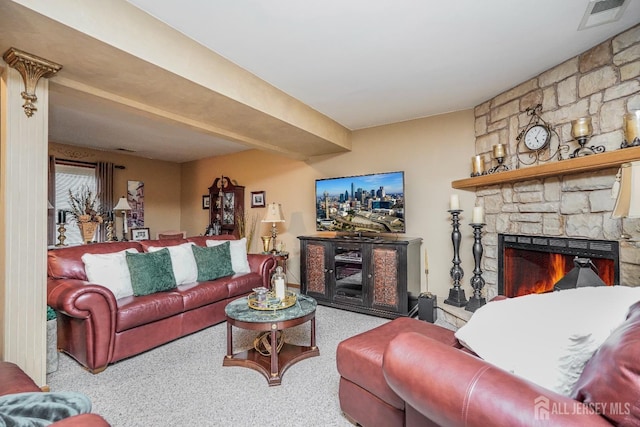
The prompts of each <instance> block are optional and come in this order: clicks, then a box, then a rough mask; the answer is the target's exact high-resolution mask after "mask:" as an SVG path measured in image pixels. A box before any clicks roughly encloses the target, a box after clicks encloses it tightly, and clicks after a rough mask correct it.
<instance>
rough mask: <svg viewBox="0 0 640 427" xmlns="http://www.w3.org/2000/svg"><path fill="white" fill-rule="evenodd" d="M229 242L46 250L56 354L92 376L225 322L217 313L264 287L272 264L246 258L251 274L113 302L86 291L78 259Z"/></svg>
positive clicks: (102, 291) (104, 293) (95, 286)
mask: <svg viewBox="0 0 640 427" xmlns="http://www.w3.org/2000/svg"><path fill="white" fill-rule="evenodd" d="M212 239H220V240H225V239H227V240H228V239H233V237H232V236H198V237H190V238H187V239H172V240H146V241H141V242H112V243H96V244H90V245H82V246H75V247H68V248H62V249H51V250H49V252H48V259H47V264H48V265H47V268H48V281H47V304H49V305H50V306H51V307H52V308H53V309H54V310H55V311H56V312H57V314H58V316H57V319H58V324H57V326H58V349H59V350H61V351H64V352H65V353H67V354H69V355H70V356H71V357H73V358H74V359H76V360H77V361H78V362H79V363H80V364H82V365H83V366H85V367H86V368H87V369H88V370H89V371H90V372H92V373H99V372H101V371H103V370H104V369H105V368H106V367H107V365H108V364H110V363H113V362H116V361H119V360H122V359H125V358H127V357H130V356H133V355H136V354H139V353H142V352H144V351H147V350H149V349H152V348H154V347H157V346H159V345H161V344H164V343H167V342H169V341H172V340H174V339H176V338H179V337H182V336H185V335H187V334H191V333H193V332H196V331H198V330H201V329H204V328H206V327H208V326H211V325H215V324H217V323H220V322H222V321H224V320H225V313H224V308H225V306H226V305H227V304H228V303H229V302H230V301H233V300H234V299H236V298H240V297H242V296H244V295H247V294H249V293H250V292H251V291H252V289H253V288H255V287H259V286H265V287H268V286H270V283H269V281H270V277H271V272H272V271H273V270H274V269H275V266H276V261H275V258H273V257H272V256H270V255H262V254H248V256H247V257H248V261H249V266H250V268H251V272H250V273H246V274H234V275H233V276H228V277H223V278H219V279H216V280H212V281H208V282H201V283H193V284H184V285H179V286H178V287H177V288H175V289H173V290H170V291H165V292H158V293H154V294H151V295H144V296H130V297H124V298H120V299H118V300H116V299H115V297H114V295H113V293H112V292H111V291H110V290H109V289H107V288H105V287H104V286H101V285H100V284H99V283H89V282H88V281H87V276H86V273H85V270H84V263H83V261H82V259H81V257H82V255H83V254H85V253H92V254H104V253H112V252H118V251H122V250H124V249H128V248H135V249H137V250H138V251H139V252H144V251H145V248H148V247H149V246H173V245H178V244H182V243H186V242H194V243H195V244H197V245H199V246H206V241H207V240H212Z"/></svg>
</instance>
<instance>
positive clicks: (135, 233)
mask: <svg viewBox="0 0 640 427" xmlns="http://www.w3.org/2000/svg"><path fill="white" fill-rule="evenodd" d="M131 240H135V241H140V240H149V229H148V228H146V227H140V228H132V229H131Z"/></svg>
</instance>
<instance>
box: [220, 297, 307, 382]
mask: <svg viewBox="0 0 640 427" xmlns="http://www.w3.org/2000/svg"><path fill="white" fill-rule="evenodd" d="M316 306H317V303H316V300H314V299H313V298H311V297H309V296H307V295H297V301H296V303H295V304H294V305H293V306H291V307H289V308H284V309H281V310H255V309H253V308H251V307H249V303H248V298H247V297H244V298H239V299H237V300H235V301H232V302H230V303H229V304H228V305H227V307H226V308H225V310H224V311H225V313H226V317H227V355H226V356H225V358H224V360H223V362H222V366H244V367H247V368H251V369H254V370H256V371H258V372H260V373H262V374H263V375H264V376H265V378H266V379H267V382H268V383H269V385H270V386H273V385H279V384H280V383H281V382H282V376H283V375H284V372H285V371H286V370H287V368H288V367H289V366H291V365H293V364H294V363H296V362H299V361H300V360H304V359H306V358H309V357H313V356H319V355H320V350H319V349H318V347H317V346H316ZM307 321H311V345H309V346H300V345H295V344H290V343H287V342H285V343H284V344H283V345H282V348H281V349H280V351H271V352H270V353H271V354H270V355H267V356H265V355H262V354H260V352H259V351H257V350H256V349H253V348H252V349H249V350H247V351H243V352H240V353H236V354H234V353H233V335H232V328H233V327H234V326H235V327H237V328H242V329H249V330H252V331H263V332H266V331H269V332H271V336H270V338H271V343H273V344H272V345H271V349H272V350H273V349H274V347H276V346H277V344H276V343H277V335H278V331H284V330H285V329H288V328H292V327H294V326H298V325H302V324H303V323H305V322H307Z"/></svg>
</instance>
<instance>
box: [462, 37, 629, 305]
mask: <svg viewBox="0 0 640 427" xmlns="http://www.w3.org/2000/svg"><path fill="white" fill-rule="evenodd" d="M638 47H640V25H636V26H635V27H632V28H630V29H629V30H627V31H625V32H623V33H621V34H618V35H617V36H615V37H612V38H611V39H609V40H607V41H605V42H603V43H601V44H599V45H596V46H594V47H593V48H591V49H589V50H587V51H586V52H584V53H582V54H580V55H578V56H575V57H573V58H570V59H568V60H567V61H565V62H563V63H561V64H559V65H557V66H555V67H553V68H551V69H549V70H547V71H545V72H543V73H541V74H539V75H538V76H536V77H534V78H532V79H530V80H528V81H526V82H523V83H521V84H519V85H518V86H516V87H514V88H512V89H510V90H508V91H506V92H503V93H501V94H499V95H497V96H495V97H494V98H492V99H489V100H487V101H486V102H484V103H482V104H480V105H478V106H476V107H475V136H476V140H475V153H476V154H478V155H480V156H482V157H483V158H484V160H485V164H487V165H491V166H495V164H496V163H495V161H494V160H493V159H492V147H493V146H494V145H495V144H499V143H500V144H505V146H506V157H505V164H506V165H508V166H509V168H510V169H511V170H516V169H519V172H520V171H524V170H526V169H529V168H532V169H533V168H538V169H544V165H545V164H549V163H551V162H562V161H564V160H561V159H566V158H567V156H568V154H567V153H569V152H572V151H573V150H574V149H575V148H576V147H577V146H578V145H577V143H576V141H573V138H572V136H571V121H572V120H575V119H578V118H580V117H591V119H592V121H593V136H592V138H591V139H590V140H589V143H588V144H589V145H602V146H604V147H605V148H606V152H607V153H611V152H614V151H617V150H621V148H620V143H621V142H622V140H623V139H624V132H623V129H622V125H623V120H622V117H623V115H624V114H625V113H626V112H627V111H630V110H636V109H640V82H639V80H638V79H639V78H640V54H638V52H640V50H639V49H638ZM537 104H541V105H542V110H541V117H542V118H543V119H544V120H545V121H546V122H548V123H549V124H550V125H551V127H552V128H553V131H554V132H555V133H554V136H553V138H556V141H557V143H559V144H560V145H563V146H565V150H564V151H563V152H562V153H561V159H558V158H554V159H552V160H550V161H549V162H547V163H544V162H542V163H540V164H533V165H531V164H529V163H524V162H522V161H521V160H520V158H519V155H518V153H519V152H520V151H519V146H518V139H517V137H518V135H519V134H520V132H521V131H522V130H523V129H524V128H525V127H526V125H527V123H528V122H529V119H530V117H529V116H527V114H526V113H525V111H526V109H527V108H530V107H534V106H536V105H537ZM525 155H526V154H525ZM598 155H599V154H595V155H594V157H595V156H598ZM520 157H522V156H520ZM527 159H529V158H527ZM469 169H470V171H471V162H470V163H469ZM558 170H559V172H558V173H556V174H555V175H544V176H542V177H537V176H536V174H532V175H531V176H532V177H531V178H527V177H526V175H525V174H524V173H523V174H522V175H518V176H522V178H520V179H517V180H509V181H507V180H503V181H501V180H499V179H496V180H494V181H492V183H491V184H490V185H487V184H475V185H473V183H468V186H466V187H457V186H455V185H454V188H464V189H470V187H471V189H475V194H476V204H477V205H478V206H484V209H485V222H486V226H485V227H484V229H483V232H484V233H483V238H482V244H483V246H484V255H483V259H482V265H481V267H482V270H483V278H484V279H485V283H486V284H485V288H484V293H485V294H486V295H485V296H486V297H487V299H491V298H493V297H494V296H496V295H498V293H499V292H500V289H499V288H500V286H501V285H500V283H499V282H500V280H502V279H501V277H500V276H501V271H502V268H504V265H500V262H501V261H500V259H499V258H500V257H499V255H500V250H501V249H500V248H499V243H500V242H499V240H500V237H499V236H500V235H519V236H524V237H526V238H531V239H532V240H533V238H541V239H546V238H551V239H558V240H560V239H577V240H579V241H583V240H592V241H593V240H595V241H606V242H613V243H612V244H611V245H612V246H616V244H617V246H618V255H617V256H618V258H617V261H615V257H614V258H610V257H609V258H607V257H594V258H598V259H600V258H602V259H610V260H611V259H614V261H608V263H609V264H610V263H612V262H613V263H614V264H617V266H615V265H614V272H613V280H614V282H615V283H614V284H617V283H619V284H621V285H627V286H639V285H640V243H638V242H640V228H639V227H640V220H639V219H620V218H611V212H612V210H613V206H614V203H615V199H614V198H613V197H612V187H613V184H614V182H615V178H616V173H617V172H618V167H617V165H616V164H610V165H608V166H605V167H602V168H599V169H594V170H591V171H585V169H582V170H571V167H570V166H567V168H566V169H564V168H558ZM501 173H503V172H498V173H496V174H495V175H496V176H499V175H500V174H501ZM482 178H484V177H479V178H477V179H478V180H479V182H484V181H482ZM473 180H474V178H471V179H470V181H473ZM470 211H471V209H470V208H469V209H468V212H470ZM465 213H467V212H465ZM468 216H469V218H465V216H464V214H463V215H462V222H463V223H464V222H465V221H470V219H471V218H470V215H468ZM623 233H624V234H628V235H631V240H624V239H622V238H621V235H622V234H623ZM465 238H467V236H465ZM635 241H637V242H635ZM514 250H515V249H514ZM538 255H539V254H538ZM573 257H574V255H567V256H566V257H564V258H562V259H561V260H560V263H561V264H562V263H564V264H565V265H566V264H569V265H572V260H573ZM527 262H529V263H530V264H534V263H536V262H537V261H536V260H529V261H527ZM600 263H601V261H598V264H600ZM598 269H599V270H602V269H604V270H609V269H610V266H602V267H600V268H598ZM608 274H609V275H610V274H611V273H608Z"/></svg>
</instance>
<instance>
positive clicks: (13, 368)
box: [0, 362, 109, 427]
mask: <svg viewBox="0 0 640 427" xmlns="http://www.w3.org/2000/svg"><path fill="white" fill-rule="evenodd" d="M38 391H41V390H40V388H39V387H38V386H37V385H36V383H34V382H33V380H32V379H31V378H30V377H29V376H28V375H27V374H26V373H24V371H23V370H22V369H20V367H18V365H16V364H15V363H10V362H0V396H5V395H8V394H14V393H27V392H38ZM51 425H52V426H54V427H109V424H108V423H107V422H106V421H105V419H104V418H102V417H101V416H100V415H97V414H80V415H75V416H73V417H68V418H65V419H62V420H60V421H57V422H55V423H53V424H51Z"/></svg>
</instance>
